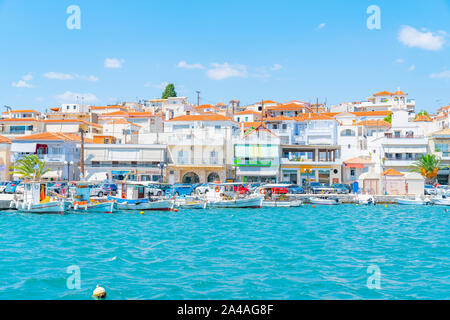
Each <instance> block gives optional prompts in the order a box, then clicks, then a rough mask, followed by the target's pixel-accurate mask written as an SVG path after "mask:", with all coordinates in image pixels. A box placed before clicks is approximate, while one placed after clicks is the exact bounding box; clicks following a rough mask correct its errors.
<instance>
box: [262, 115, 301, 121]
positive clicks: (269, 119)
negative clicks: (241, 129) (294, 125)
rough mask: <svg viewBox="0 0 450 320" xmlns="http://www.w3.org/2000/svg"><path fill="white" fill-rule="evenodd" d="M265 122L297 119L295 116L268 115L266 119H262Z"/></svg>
mask: <svg viewBox="0 0 450 320" xmlns="http://www.w3.org/2000/svg"><path fill="white" fill-rule="evenodd" d="M264 120H265V121H267V122H271V121H295V120H297V118H296V117H286V116H278V117H268V118H266V119H264Z"/></svg>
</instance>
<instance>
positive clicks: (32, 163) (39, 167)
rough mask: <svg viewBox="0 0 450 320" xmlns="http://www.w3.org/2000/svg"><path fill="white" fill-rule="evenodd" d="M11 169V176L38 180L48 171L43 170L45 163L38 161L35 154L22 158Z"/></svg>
mask: <svg viewBox="0 0 450 320" xmlns="http://www.w3.org/2000/svg"><path fill="white" fill-rule="evenodd" d="M12 169H14V172H13V173H12V174H18V175H20V177H21V178H22V179H39V178H41V177H42V176H43V175H44V174H46V173H47V172H48V171H49V170H50V169H45V162H44V161H41V160H39V158H38V156H37V155H35V154H31V155H26V156H23V157H22V158H20V159H19V160H17V161H16V163H15V164H14V166H13V167H12Z"/></svg>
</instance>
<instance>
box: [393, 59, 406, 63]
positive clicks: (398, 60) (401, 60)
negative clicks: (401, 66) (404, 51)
mask: <svg viewBox="0 0 450 320" xmlns="http://www.w3.org/2000/svg"><path fill="white" fill-rule="evenodd" d="M394 62H395V63H403V62H405V60H403V59H402V58H398V59H396V60H395V61H394Z"/></svg>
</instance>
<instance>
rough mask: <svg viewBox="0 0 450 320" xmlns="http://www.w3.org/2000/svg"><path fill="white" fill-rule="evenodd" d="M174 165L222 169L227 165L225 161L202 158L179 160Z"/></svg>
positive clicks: (173, 162)
mask: <svg viewBox="0 0 450 320" xmlns="http://www.w3.org/2000/svg"><path fill="white" fill-rule="evenodd" d="M170 164H172V165H176V166H205V165H206V166H218V167H222V166H223V165H224V164H225V160H224V159H218V158H214V157H213V158H209V159H202V158H194V159H189V158H177V159H175V160H174V161H171V163H170Z"/></svg>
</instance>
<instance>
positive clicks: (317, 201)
mask: <svg viewBox="0 0 450 320" xmlns="http://www.w3.org/2000/svg"><path fill="white" fill-rule="evenodd" d="M309 202H311V204H322V205H329V206H334V205H338V204H340V202H339V199H338V198H317V197H311V198H309Z"/></svg>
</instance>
